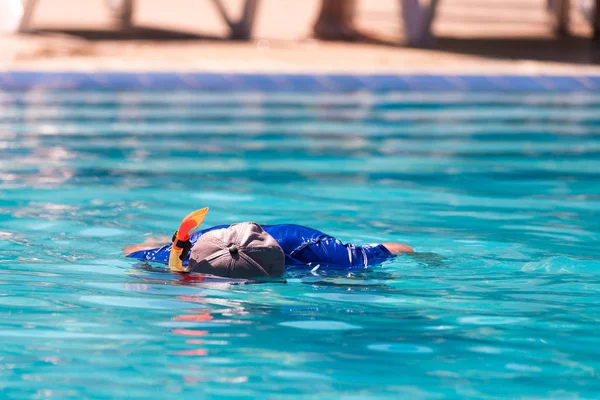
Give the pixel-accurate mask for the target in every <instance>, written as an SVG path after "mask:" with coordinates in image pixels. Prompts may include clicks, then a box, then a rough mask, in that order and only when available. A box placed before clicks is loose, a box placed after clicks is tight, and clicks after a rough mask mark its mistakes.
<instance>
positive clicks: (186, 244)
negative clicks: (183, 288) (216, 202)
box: [169, 207, 208, 272]
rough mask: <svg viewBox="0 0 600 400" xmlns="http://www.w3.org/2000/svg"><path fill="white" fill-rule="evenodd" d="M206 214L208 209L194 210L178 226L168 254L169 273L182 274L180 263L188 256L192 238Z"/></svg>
mask: <svg viewBox="0 0 600 400" xmlns="http://www.w3.org/2000/svg"><path fill="white" fill-rule="evenodd" d="M206 213H208V207H205V208H202V209H200V210H196V211H194V212H193V213H190V214H188V215H187V216H186V217H185V218H184V219H183V220H182V221H181V224H180V225H179V229H178V230H177V232H175V233H174V234H173V246H172V247H171V253H170V254H169V269H170V270H171V271H176V272H183V264H182V261H183V260H185V259H186V257H187V256H188V255H189V254H190V250H191V249H192V243H191V242H190V236H192V235H193V234H194V233H196V231H197V230H198V228H199V227H200V225H201V224H202V221H204V217H205V216H206Z"/></svg>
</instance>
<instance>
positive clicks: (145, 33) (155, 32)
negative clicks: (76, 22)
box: [26, 26, 228, 42]
mask: <svg viewBox="0 0 600 400" xmlns="http://www.w3.org/2000/svg"><path fill="white" fill-rule="evenodd" d="M26 34H27V35H35V36H42V35H44V36H45V35H68V36H73V37H77V38H80V39H84V40H89V41H121V40H138V41H160V42H169V41H172V42H175V41H199V40H210V41H222V40H228V39H226V38H223V37H219V36H210V35H199V34H196V33H190V32H184V31H178V30H170V29H160V28H152V27H143V26H137V27H132V28H130V29H127V30H101V29H33V30H30V31H28V32H27V33H26Z"/></svg>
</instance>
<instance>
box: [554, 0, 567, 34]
mask: <svg viewBox="0 0 600 400" xmlns="http://www.w3.org/2000/svg"><path fill="white" fill-rule="evenodd" d="M570 3H571V2H570V1H569V0H552V1H550V3H549V5H550V7H551V12H552V16H553V27H552V28H553V30H554V32H555V33H556V34H557V35H559V36H567V35H569V11H570V7H571V4H570Z"/></svg>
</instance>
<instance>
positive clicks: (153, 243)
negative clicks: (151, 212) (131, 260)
mask: <svg viewBox="0 0 600 400" xmlns="http://www.w3.org/2000/svg"><path fill="white" fill-rule="evenodd" d="M170 241H171V240H170V238H168V237H167V236H159V237H151V238H147V239H146V240H144V241H143V242H142V243H138V244H132V245H130V246H125V247H124V248H123V255H126V256H128V255H130V254H131V253H135V252H138V251H149V250H155V249H157V248H159V247H162V246H164V245H165V244H168V243H169V242H170Z"/></svg>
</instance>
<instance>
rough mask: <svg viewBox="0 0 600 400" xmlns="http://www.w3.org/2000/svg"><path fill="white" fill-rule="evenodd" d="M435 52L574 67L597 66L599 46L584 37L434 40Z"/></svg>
mask: <svg viewBox="0 0 600 400" xmlns="http://www.w3.org/2000/svg"><path fill="white" fill-rule="evenodd" d="M432 49H434V50H437V51H445V52H449V53H460V54H468V55H474V56H481V57H488V58H496V59H508V60H535V61H550V62H563V63H575V64H600V43H598V42H595V41H593V40H591V39H589V38H584V37H566V38H555V39H553V38H531V37H525V38H519V37H514V38H480V39H463V38H443V37H441V38H438V39H437V42H436V45H435V46H434V47H433V48H432Z"/></svg>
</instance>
